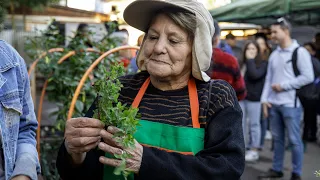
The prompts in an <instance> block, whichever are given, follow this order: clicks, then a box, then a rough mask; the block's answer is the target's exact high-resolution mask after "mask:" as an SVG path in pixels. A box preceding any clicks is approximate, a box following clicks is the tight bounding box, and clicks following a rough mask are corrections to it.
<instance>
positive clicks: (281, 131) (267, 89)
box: [259, 18, 314, 180]
mask: <svg viewBox="0 0 320 180" xmlns="http://www.w3.org/2000/svg"><path fill="white" fill-rule="evenodd" d="M271 37H272V39H273V40H274V41H275V42H276V43H277V44H278V47H277V49H276V50H274V51H273V52H272V53H271V55H270V57H269V63H268V70H267V76H266V80H265V84H264V88H263V93H262V97H261V102H262V103H263V112H264V116H265V117H266V118H269V120H270V128H271V132H272V137H273V144H274V151H273V153H274V156H273V164H272V168H271V169H270V170H269V171H268V172H266V173H263V174H261V175H260V176H259V177H260V178H280V177H283V172H282V170H283V160H284V153H285V130H287V132H288V139H289V142H290V144H291V145H292V148H291V150H292V164H293V165H292V166H293V169H292V175H291V180H300V179H301V174H302V162H303V144H302V138H301V134H300V122H301V115H302V108H301V104H300V101H299V98H298V97H297V96H296V89H299V88H300V87H302V86H304V85H307V84H309V83H311V82H313V80H314V75H313V68H312V63H311V57H310V54H309V53H308V51H307V50H306V49H305V48H303V47H299V44H298V43H297V41H296V40H294V39H291V25H290V23H289V22H288V21H287V20H286V19H284V18H279V19H277V21H276V22H275V23H274V24H272V25H271ZM298 47H299V49H298V51H297V52H298V53H297V54H298V55H297V67H298V70H299V71H300V75H299V76H295V74H294V70H293V65H292V54H293V52H294V50H295V49H296V48H298Z"/></svg>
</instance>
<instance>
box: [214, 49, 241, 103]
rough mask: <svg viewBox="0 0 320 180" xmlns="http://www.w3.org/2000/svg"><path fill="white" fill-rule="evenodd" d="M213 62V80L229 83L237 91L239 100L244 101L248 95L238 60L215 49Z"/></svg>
mask: <svg viewBox="0 0 320 180" xmlns="http://www.w3.org/2000/svg"><path fill="white" fill-rule="evenodd" d="M212 60H213V67H212V68H211V71H212V72H210V75H211V78H212V79H223V80H225V81H227V82H228V83H229V84H230V85H231V86H232V87H233V89H234V90H235V92H236V94H237V97H238V100H243V99H244V98H245V97H246V94H247V92H246V85H245V82H244V79H243V77H242V75H241V72H240V67H239V64H238V61H237V59H236V58H235V57H233V56H231V55H230V54H227V53H225V52H223V51H222V50H221V49H218V48H214V49H213V56H212Z"/></svg>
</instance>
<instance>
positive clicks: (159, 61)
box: [150, 59, 171, 65]
mask: <svg viewBox="0 0 320 180" xmlns="http://www.w3.org/2000/svg"><path fill="white" fill-rule="evenodd" d="M150 60H151V61H155V62H157V63H163V64H168V65H171V64H169V63H167V62H165V61H161V60H157V59H150Z"/></svg>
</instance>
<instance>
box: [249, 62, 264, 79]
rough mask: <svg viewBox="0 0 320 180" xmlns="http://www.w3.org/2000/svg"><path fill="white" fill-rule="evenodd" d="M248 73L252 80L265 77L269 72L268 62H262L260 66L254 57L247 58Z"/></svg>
mask: <svg viewBox="0 0 320 180" xmlns="http://www.w3.org/2000/svg"><path fill="white" fill-rule="evenodd" d="M246 65H247V75H248V78H250V79H252V80H258V79H261V78H263V77H264V76H265V75H266V72H267V65H268V64H267V63H265V62H262V63H261V64H260V65H259V66H257V65H256V63H255V60H254V59H249V60H247V63H246Z"/></svg>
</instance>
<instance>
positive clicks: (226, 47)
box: [218, 41, 234, 56]
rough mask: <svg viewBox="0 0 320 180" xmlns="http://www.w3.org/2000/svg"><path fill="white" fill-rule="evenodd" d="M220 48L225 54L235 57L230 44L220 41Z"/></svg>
mask: <svg viewBox="0 0 320 180" xmlns="http://www.w3.org/2000/svg"><path fill="white" fill-rule="evenodd" d="M218 48H219V49H221V50H222V51H223V52H225V53H228V54H230V55H232V56H233V55H234V54H233V52H232V48H231V46H229V44H228V43H226V42H224V41H220V43H219V44H218Z"/></svg>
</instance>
